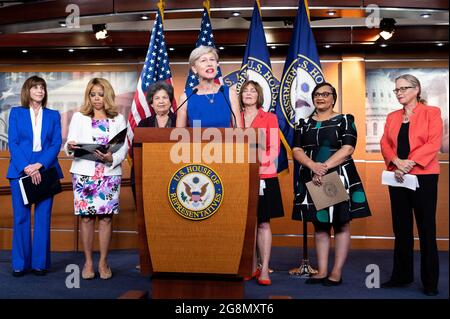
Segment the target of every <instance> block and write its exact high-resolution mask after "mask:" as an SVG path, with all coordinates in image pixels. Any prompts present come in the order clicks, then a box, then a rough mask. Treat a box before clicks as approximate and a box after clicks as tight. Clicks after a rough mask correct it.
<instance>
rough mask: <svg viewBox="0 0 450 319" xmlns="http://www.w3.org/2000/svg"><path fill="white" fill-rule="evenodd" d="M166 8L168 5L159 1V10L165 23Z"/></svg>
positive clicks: (162, 0) (161, 0)
mask: <svg viewBox="0 0 450 319" xmlns="http://www.w3.org/2000/svg"><path fill="white" fill-rule="evenodd" d="M165 6H166V3H165V2H164V0H159V2H158V8H159V12H160V13H161V20H162V21H163V22H164V8H165Z"/></svg>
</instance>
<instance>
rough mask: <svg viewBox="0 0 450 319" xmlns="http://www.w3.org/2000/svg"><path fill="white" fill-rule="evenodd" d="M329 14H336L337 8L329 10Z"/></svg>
mask: <svg viewBox="0 0 450 319" xmlns="http://www.w3.org/2000/svg"><path fill="white" fill-rule="evenodd" d="M327 14H328V15H329V16H334V15H335V14H336V10H328V11H327Z"/></svg>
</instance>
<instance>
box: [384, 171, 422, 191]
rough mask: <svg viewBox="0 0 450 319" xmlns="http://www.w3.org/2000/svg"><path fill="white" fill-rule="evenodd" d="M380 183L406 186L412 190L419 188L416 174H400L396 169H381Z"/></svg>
mask: <svg viewBox="0 0 450 319" xmlns="http://www.w3.org/2000/svg"><path fill="white" fill-rule="evenodd" d="M381 184H383V185H389V186H395V187H406V188H409V189H411V190H413V191H415V190H416V189H417V188H419V181H418V179H417V176H416V175H411V174H400V173H399V172H397V171H395V172H391V171H383V174H381Z"/></svg>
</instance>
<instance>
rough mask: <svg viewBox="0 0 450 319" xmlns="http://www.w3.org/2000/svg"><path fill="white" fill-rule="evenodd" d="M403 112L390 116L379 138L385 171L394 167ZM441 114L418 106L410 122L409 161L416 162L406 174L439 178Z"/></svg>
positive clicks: (438, 110)
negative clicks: (428, 175)
mask: <svg viewBox="0 0 450 319" xmlns="http://www.w3.org/2000/svg"><path fill="white" fill-rule="evenodd" d="M402 115H403V109H401V110H397V111H394V112H392V113H389V114H388V116H387V119H386V124H385V126H384V134H383V137H382V138H381V141H380V145H381V153H382V154H383V157H384V161H385V162H386V166H387V168H388V170H390V171H393V170H395V169H396V166H395V165H394V164H393V163H392V160H393V159H394V158H395V157H397V138H398V133H399V131H400V127H401V125H402V121H403V119H402ZM442 127H443V125H442V118H441V110H440V109H439V108H438V107H435V106H428V105H424V104H422V103H418V104H417V105H416V107H415V108H414V110H413V114H412V115H411V117H410V119H409V145H410V152H409V155H408V159H410V160H413V161H414V162H416V166H414V168H413V169H412V170H411V171H410V172H409V174H414V175H423V174H439V161H438V152H439V150H440V148H441V144H442Z"/></svg>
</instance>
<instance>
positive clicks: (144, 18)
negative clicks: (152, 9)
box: [141, 14, 149, 20]
mask: <svg viewBox="0 0 450 319" xmlns="http://www.w3.org/2000/svg"><path fill="white" fill-rule="evenodd" d="M148 19H149V17H148V16H146V15H145V14H143V15H141V20H148Z"/></svg>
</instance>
